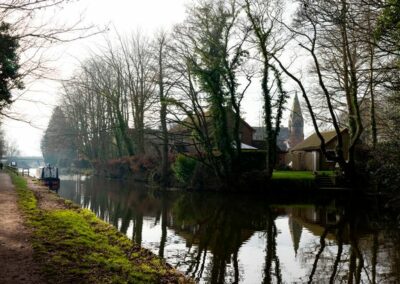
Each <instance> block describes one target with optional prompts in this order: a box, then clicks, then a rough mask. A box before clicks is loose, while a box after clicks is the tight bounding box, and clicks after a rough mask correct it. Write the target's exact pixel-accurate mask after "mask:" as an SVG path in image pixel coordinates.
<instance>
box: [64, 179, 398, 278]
mask: <svg viewBox="0 0 400 284" xmlns="http://www.w3.org/2000/svg"><path fill="white" fill-rule="evenodd" d="M64 179H66V177H64ZM68 179H69V180H63V182H62V183H61V189H60V195H61V196H63V197H65V198H68V199H71V200H74V201H75V202H77V203H80V204H81V205H83V204H85V207H86V208H89V209H90V210H92V211H94V212H96V214H97V215H98V216H99V217H102V218H103V219H104V220H105V221H107V222H109V223H114V224H115V225H116V226H117V227H118V229H119V230H123V231H126V235H127V236H128V237H129V238H130V239H133V238H135V220H134V218H136V217H135V216H137V212H136V211H135V210H136V209H137V208H134V207H133V206H132V204H131V202H133V204H136V206H139V207H140V206H142V205H143V208H142V209H141V210H144V211H143V212H144V213H141V214H143V225H142V234H141V236H142V237H141V240H142V246H143V247H145V248H148V249H150V250H151V251H152V252H153V253H155V254H157V255H158V253H159V249H160V240H161V236H162V226H161V223H162V221H161V217H160V214H161V209H162V207H161V206H162V202H160V200H161V199H160V196H157V195H151V194H150V196H148V193H147V192H144V193H143V192H140V191H139V193H138V194H136V193H137V192H136V193H135V194H133V195H132V193H134V192H135V190H133V191H131V189H130V187H129V186H125V187H124V188H122V187H121V188H114V187H113V186H112V187H111V188H112V189H109V187H110V185H109V184H107V183H104V185H103V184H102V183H100V187H101V185H103V187H104V188H98V187H99V184H96V185H93V184H91V183H90V179H89V180H86V181H81V182H76V181H74V180H73V179H71V178H68ZM107 182H108V181H107ZM115 185H117V186H118V183H115V184H114V186H115ZM125 199H126V200H125ZM99 200H101V202H103V203H102V205H101V204H100V203H101V202H100V201H99ZM149 200H150V201H149ZM175 201H176V200H175V199H174V200H173V202H172V203H171V204H169V205H168V206H173V205H176V203H175ZM120 203H121V204H122V205H121V206H122V207H123V208H125V207H124V206H128V207H127V208H125V209H124V210H128V211H129V212H128V215H126V214H125V213H126V212H125V211H118V210H120V208H119V206H120ZM147 203H149V204H150V205H149V204H147ZM218 204H219V203H218ZM239 204H242V203H239ZM146 206H147V207H146ZM168 206H167V208H168V215H167V216H168V217H167V219H168V222H167V224H168V227H167V228H166V232H167V234H166V243H165V247H164V257H165V258H166V260H167V262H168V263H170V264H171V265H173V266H175V267H176V268H177V269H178V270H180V271H182V272H185V273H187V275H189V276H190V277H192V278H194V279H197V280H198V281H199V282H200V283H207V282H209V280H210V273H211V270H212V264H213V255H212V253H211V251H210V248H209V249H208V250H207V251H206V252H204V251H203V252H201V255H200V257H199V259H200V262H196V261H195V259H196V256H197V255H198V249H199V246H198V243H197V242H196V241H193V243H192V244H191V245H189V244H188V243H187V242H189V241H190V239H191V237H192V235H190V234H189V238H188V236H187V235H185V233H186V234H187V233H188V231H185V228H180V227H177V226H178V224H175V222H176V220H175V219H174V218H173V217H172V215H171V212H172V207H168ZM149 208H150V209H149ZM248 208H251V209H250V210H253V208H252V207H251V204H250V206H249V207H248ZM308 208H310V207H308ZM131 210H133V211H132V212H133V213H132V212H131ZM146 210H147V211H146ZM209 210H213V209H209ZM277 210H278V211H279V214H278V215H279V216H278V217H277V218H275V220H274V222H275V226H276V229H277V238H276V244H277V245H276V253H277V257H278V259H279V266H280V270H281V276H282V281H283V282H284V283H304V282H308V277H309V274H310V271H311V269H312V264H313V262H314V257H315V254H316V253H317V251H318V249H319V245H320V237H319V235H318V233H316V232H315V227H314V228H313V229H311V228H308V225H307V222H306V221H304V222H306V223H304V224H302V225H301V224H300V223H296V224H297V225H296V226H297V229H298V231H297V237H298V238H299V239H298V241H299V243H298V250H297V255H296V253H295V247H294V246H295V244H294V241H293V238H295V237H294V234H293V230H294V227H293V224H292V225H290V220H292V221H293V220H294V219H291V218H290V217H289V216H291V215H290V214H296V213H290V214H289V215H285V211H284V210H283V211H282V209H279V208H278V209H277ZM289 210H290V209H289ZM289 212H290V211H289ZM293 212H295V211H293ZM296 212H297V211H296ZM299 212H300V211H299ZM301 212H303V213H302V214H304V216H306V217H305V218H310V220H311V219H314V218H317V217H318V216H317V214H316V211H315V212H314V211H313V210H309V209H305V210H303V211H301ZM192 213H193V212H192ZM129 214H130V215H129ZM184 214H186V212H184ZM274 214H275V213H274ZM324 214H326V212H324ZM100 215H101V216H100ZM123 216H129V217H128V218H129V220H128V219H127V220H124V219H123V218H122V217H123ZM155 216H158V218H156V217H155ZM185 216H186V215H185ZM233 216H236V215H233ZM245 216H247V213H246V215H245ZM249 216H252V215H249ZM275 216H276V215H275ZM299 216H300V215H299ZM304 216H303V217H304ZM307 216H308V217H307ZM321 216H322V215H321ZM195 217H196V216H195ZM125 218H126V217H125ZM196 218H197V217H196ZM195 220H196V219H195ZM304 220H305V219H304ZM124 221H125V222H124ZM185 221H186V219H184V222H185ZM136 222H137V220H136ZM123 223H125V229H123V228H122V227H123V226H124V225H123ZM178 223H179V222H178ZM248 223H249V222H248V221H246V222H245V223H243V222H242V223H239V224H241V225H242V226H243V225H244V226H249V224H248ZM194 224H196V223H194ZM229 224H235V225H237V224H236V223H229ZM181 225H182V224H181ZM185 225H186V224H185ZM185 225H184V227H185ZM303 225H304V226H303ZM197 226H198V225H196V226H195V227H194V228H197ZM189 227H190V226H189ZM186 229H187V228H186ZM236 229H238V228H236ZM239 229H243V230H242V235H243V234H244V236H243V239H242V242H241V244H240V247H239V250H238V252H237V255H238V268H239V275H240V276H239V280H240V283H249V284H253V283H262V282H263V280H264V269H265V262H266V247H267V233H266V229H265V230H262V231H260V230H249V229H248V228H247V227H243V228H239ZM189 231H190V230H189ZM195 231H196V230H195ZM228 231H229V232H234V230H233V231H232V230H228ZM194 234H195V235H194V236H196V237H195V238H197V237H199V236H201V233H199V232H196V233H194ZM370 243H371V242H370V240H369V239H368V237H365V238H364V239H363V238H361V239H360V248H361V249H363V253H364V254H365V263H366V268H364V270H365V271H367V272H368V273H370V270H368V269H369V268H368V265H369V264H370V263H368V262H370V260H371V258H372V257H371V253H370V250H371V248H370ZM218 246H219V244H218ZM388 248H389V249H393V248H391V247H390V246H388ZM337 252H338V247H337V245H336V242H335V241H333V240H332V239H329V238H328V239H326V248H325V249H324V251H323V253H322V254H321V261H320V262H319V263H318V266H317V270H316V274H315V275H316V277H315V278H314V281H315V283H324V282H326V281H328V280H329V275H328V274H329V273H330V271H331V270H332V265H333V261H334V259H335V256H336V255H337ZM349 254H350V246H349V245H348V244H344V245H343V254H342V256H343V258H342V262H343V259H344V258H346V259H347V260H344V262H343V263H347V264H346V265H348V259H349ZM387 255H388V252H387V248H386V249H385V250H381V251H379V254H378V258H379V259H380V260H381V264H378V266H377V271H378V272H379V273H390V272H391V270H390V268H389V267H388V265H386V262H385V261H386V258H387ZM231 256H232V255H231ZM203 260H204V262H203ZM274 268H275V263H273V264H272V269H271V271H272V272H274ZM188 271H190V272H189V273H188ZM225 271H226V273H225V281H226V283H231V282H233V281H234V275H235V268H234V263H233V261H232V258H230V260H228V263H226V267H225ZM201 272H202V274H201ZM347 273H348V270H347V268H344V269H343V268H342V269H341V270H340V269H339V271H338V276H337V277H339V276H340V277H346V275H347ZM200 274H201V278H199V277H200ZM324 274H326V275H324ZM362 278H363V279H367V278H368V276H366V275H365V273H364V271H363V276H362ZM272 281H273V282H274V283H275V282H276V278H275V277H272Z"/></svg>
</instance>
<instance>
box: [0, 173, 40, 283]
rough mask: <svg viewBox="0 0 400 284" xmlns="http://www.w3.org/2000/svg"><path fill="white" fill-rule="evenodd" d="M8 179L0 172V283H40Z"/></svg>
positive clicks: (12, 187)
mask: <svg viewBox="0 0 400 284" xmlns="http://www.w3.org/2000/svg"><path fill="white" fill-rule="evenodd" d="M29 237H30V232H29V230H28V229H27V228H26V227H25V226H24V224H23V218H22V216H21V212H20V211H19V209H18V206H17V194H16V192H15V190H14V186H13V185H12V183H11V179H10V177H9V176H8V175H7V174H5V173H2V172H0V283H2V284H3V283H4V284H6V283H7V284H8V283H10V284H11V283H12V284H16V283H44V281H42V279H41V277H40V274H39V267H38V265H37V264H36V263H35V261H34V260H33V257H32V254H33V250H32V247H31V244H30V243H29Z"/></svg>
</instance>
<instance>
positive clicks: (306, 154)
mask: <svg viewBox="0 0 400 284" xmlns="http://www.w3.org/2000/svg"><path fill="white" fill-rule="evenodd" d="M321 135H322V137H323V138H324V141H325V148H326V151H327V153H328V154H329V153H331V155H328V157H325V156H324V155H323V154H322V152H321V140H320V139H319V137H318V136H317V134H316V133H314V134H312V135H310V136H309V137H307V139H306V140H304V141H303V142H301V143H299V144H297V145H296V146H295V147H293V148H291V149H290V153H289V155H288V156H289V157H288V159H289V160H290V161H291V164H292V168H293V169H294V170H299V171H304V170H306V171H319V170H333V169H334V167H335V162H334V161H332V160H330V159H329V157H331V156H332V157H333V156H334V155H335V149H336V146H337V143H338V139H337V135H336V131H334V130H333V131H327V132H322V133H321ZM341 135H342V139H343V150H344V158H345V159H348V151H349V139H350V138H349V131H348V129H347V128H345V129H343V130H341Z"/></svg>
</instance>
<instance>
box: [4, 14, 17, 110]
mask: <svg viewBox="0 0 400 284" xmlns="http://www.w3.org/2000/svg"><path fill="white" fill-rule="evenodd" d="M17 49H18V39H17V37H15V36H13V35H12V34H11V31H10V25H9V24H7V23H4V22H1V23H0V111H1V109H2V108H4V107H5V106H7V105H9V104H10V103H11V102H12V100H11V89H13V88H18V89H21V88H22V82H21V81H20V74H19V73H18V70H19V64H18V53H17Z"/></svg>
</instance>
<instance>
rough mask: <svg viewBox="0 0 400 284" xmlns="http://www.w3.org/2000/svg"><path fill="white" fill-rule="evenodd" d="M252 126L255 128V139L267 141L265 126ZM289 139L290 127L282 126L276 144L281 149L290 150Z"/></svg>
mask: <svg viewBox="0 0 400 284" xmlns="http://www.w3.org/2000/svg"><path fill="white" fill-rule="evenodd" d="M252 128H253V129H254V130H255V132H254V133H253V140H254V141H265V139H266V137H267V134H266V129H265V127H259V126H252ZM288 139H289V128H287V127H284V126H281V127H280V130H279V135H278V137H277V139H276V144H277V146H278V147H279V149H280V150H281V151H287V150H288V145H287V140H288Z"/></svg>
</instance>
